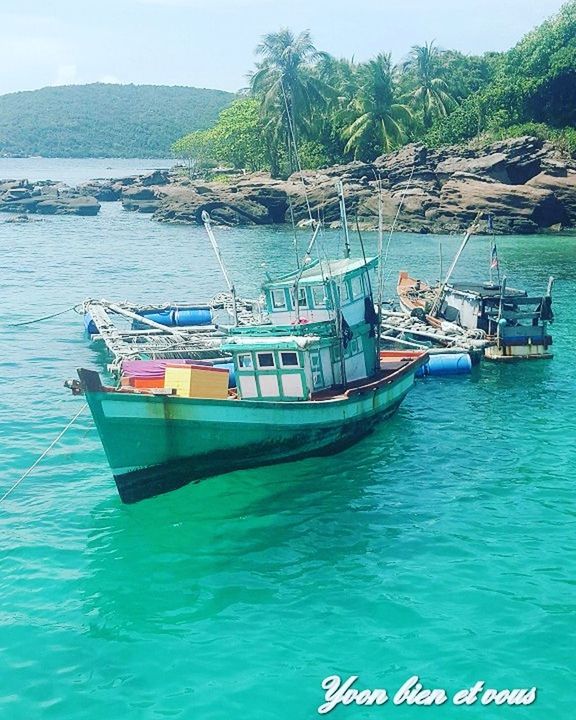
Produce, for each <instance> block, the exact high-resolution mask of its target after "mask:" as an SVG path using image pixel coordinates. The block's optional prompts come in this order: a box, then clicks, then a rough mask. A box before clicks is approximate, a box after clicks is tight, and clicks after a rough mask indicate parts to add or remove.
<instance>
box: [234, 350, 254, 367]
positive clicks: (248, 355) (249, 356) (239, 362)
mask: <svg viewBox="0 0 576 720" xmlns="http://www.w3.org/2000/svg"><path fill="white" fill-rule="evenodd" d="M242 358H249V360H250V364H249V365H242ZM237 360H238V363H237V364H238V370H252V371H253V370H254V358H253V357H252V353H241V354H239V355H238V356H237Z"/></svg>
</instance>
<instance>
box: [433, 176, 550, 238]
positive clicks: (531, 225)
mask: <svg viewBox="0 0 576 720" xmlns="http://www.w3.org/2000/svg"><path fill="white" fill-rule="evenodd" d="M479 212H480V213H482V214H485V213H490V214H491V215H492V216H493V218H494V228H495V230H496V231H497V232H506V233H534V232H537V231H538V229H539V228H545V227H549V226H550V225H554V224H555V223H561V222H562V221H563V218H564V209H563V207H562V205H561V204H560V202H559V201H558V199H557V198H556V196H555V195H554V193H552V192H550V191H549V190H543V189H540V188H534V187H529V186H518V185H507V184H505V183H485V182H479V181H477V180H464V181H463V180H449V181H448V182H446V183H445V184H444V185H443V186H442V190H441V193H440V202H439V206H438V208H437V211H436V212H435V213H434V214H433V215H431V216H429V217H431V219H434V220H435V221H436V222H439V223H441V224H443V225H444V226H445V227H446V228H450V229H452V230H464V229H465V228H466V227H467V226H469V225H470V224H471V223H472V222H473V220H474V218H475V217H476V215H477V213H479Z"/></svg>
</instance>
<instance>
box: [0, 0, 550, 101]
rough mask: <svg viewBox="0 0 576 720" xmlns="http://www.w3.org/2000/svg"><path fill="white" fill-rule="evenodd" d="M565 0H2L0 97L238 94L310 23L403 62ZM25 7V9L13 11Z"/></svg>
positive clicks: (482, 46) (486, 35) (341, 51)
mask: <svg viewBox="0 0 576 720" xmlns="http://www.w3.org/2000/svg"><path fill="white" fill-rule="evenodd" d="M562 4H563V0H346V1H345V2H343V1H342V0H331V1H330V0H98V1H97V2H92V1H89V2H87V1H86V0H48V1H47V0H26V2H24V3H15V2H13V0H0V94H4V93H8V92H16V91H20V90H33V89H36V88H40V87H45V86H47V85H69V84H77V83H89V82H119V83H135V84H158V85H191V86H195V87H209V88H218V89H221V90H230V91H236V90H239V89H241V88H243V87H245V86H246V85H247V80H246V76H247V74H248V73H249V72H250V70H251V69H252V68H253V66H254V62H255V56H254V48H255V46H256V45H257V44H258V42H259V40H260V38H261V36H262V35H263V34H265V33H267V32H274V31H276V30H279V29H280V28H282V27H289V28H291V29H293V30H294V31H296V32H299V31H300V30H304V29H309V30H310V31H311V32H312V37H313V40H314V43H315V45H316V47H317V48H318V49H320V50H326V51H328V52H330V53H332V54H333V55H336V56H338V57H346V58H352V57H353V58H355V59H356V60H357V61H362V60H367V59H369V58H370V57H373V56H374V55H376V54H377V53H378V52H383V51H384V52H390V53H392V58H393V60H394V61H399V60H401V59H403V58H404V57H405V56H406V55H407V53H408V52H409V50H410V47H411V46H412V45H415V44H423V43H424V42H425V41H429V40H435V41H436V44H437V45H439V46H441V47H444V48H451V49H456V50H461V51H462V52H466V53H473V54H474V53H482V52H485V51H487V50H497V51H499V50H506V49H508V48H509V47H511V46H512V45H514V44H515V43H516V42H517V41H518V40H519V39H520V38H521V37H522V36H523V35H524V34H525V33H527V32H528V31H530V30H531V29H532V28H533V27H535V26H536V25H538V24H540V23H541V22H542V21H543V20H544V19H546V18H547V17H549V16H550V15H552V14H554V13H555V12H557V11H558V9H559V8H560V7H561V6H562ZM20 8H21V9H20Z"/></svg>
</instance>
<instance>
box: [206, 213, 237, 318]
mask: <svg viewBox="0 0 576 720" xmlns="http://www.w3.org/2000/svg"><path fill="white" fill-rule="evenodd" d="M202 222H203V223H204V227H205V228H206V233H207V234H208V239H209V240H210V244H211V245H212V249H213V250H214V255H216V260H218V264H219V265H220V270H222V275H224V280H225V281H226V285H228V290H229V291H230V295H232V313H233V316H234V325H235V326H236V327H237V326H238V308H237V306H236V288H235V287H234V283H233V282H232V280H231V279H230V275H228V270H227V269H226V265H224V260H223V259H222V253H221V252H220V247H219V246H218V243H217V242H216V238H215V237H214V232H213V230H212V222H211V220H210V215H209V214H208V213H207V212H206V210H203V211H202Z"/></svg>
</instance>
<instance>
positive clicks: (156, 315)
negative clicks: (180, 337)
mask: <svg viewBox="0 0 576 720" xmlns="http://www.w3.org/2000/svg"><path fill="white" fill-rule="evenodd" d="M139 314H140V315H142V317H145V318H146V319H147V320H152V321H153V322H156V323H158V324H159V325H166V326H168V327H172V325H173V320H172V310H150V311H148V310H144V312H141V313H139ZM148 327H149V326H148Z"/></svg>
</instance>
